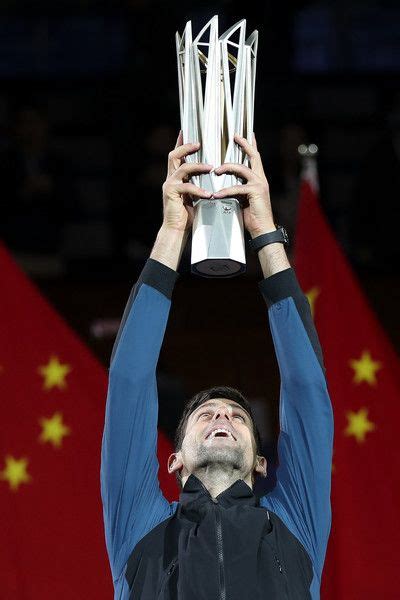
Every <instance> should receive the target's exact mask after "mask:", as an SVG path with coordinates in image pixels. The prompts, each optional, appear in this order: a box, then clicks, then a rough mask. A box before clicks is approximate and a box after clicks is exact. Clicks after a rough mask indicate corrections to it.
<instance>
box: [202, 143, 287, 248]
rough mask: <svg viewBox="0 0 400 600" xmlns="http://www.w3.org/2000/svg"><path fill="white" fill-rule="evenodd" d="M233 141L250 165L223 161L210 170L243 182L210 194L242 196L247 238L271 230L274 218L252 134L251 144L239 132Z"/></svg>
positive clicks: (223, 196) (216, 196)
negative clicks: (238, 178) (226, 174)
mask: <svg viewBox="0 0 400 600" xmlns="http://www.w3.org/2000/svg"><path fill="white" fill-rule="evenodd" d="M234 139H235V142H236V143H237V144H239V146H240V147H241V148H242V149H243V150H244V152H245V153H246V154H247V156H248V157H249V160H250V165H251V168H249V167H245V166H244V165H239V164H235V163H224V164H223V165H221V166H220V167H218V168H216V169H214V173H215V174H216V175H222V174H223V173H232V174H233V175H236V176H237V177H240V178H241V179H243V180H245V181H247V183H245V184H244V185H234V186H232V187H229V188H224V189H222V190H221V191H219V192H215V193H214V194H213V196H214V198H236V197H241V198H243V199H244V203H243V204H242V207H243V220H244V225H245V227H246V229H247V231H248V232H249V233H250V235H251V237H252V238H254V237H257V236H258V235H262V234H263V233H267V232H268V231H275V230H276V227H275V223H274V217H273V215H272V208H271V200H270V197H269V185H268V180H267V178H266V175H265V173H264V168H263V164H262V160H261V156H260V153H259V152H258V149H257V142H256V139H255V136H254V134H253V143H252V144H249V142H248V141H247V140H246V139H245V138H243V137H240V136H239V135H235V137H234Z"/></svg>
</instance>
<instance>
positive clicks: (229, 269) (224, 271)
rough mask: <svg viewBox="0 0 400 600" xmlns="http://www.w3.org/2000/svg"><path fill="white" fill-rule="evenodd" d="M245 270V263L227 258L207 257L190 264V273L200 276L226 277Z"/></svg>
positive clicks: (234, 275)
mask: <svg viewBox="0 0 400 600" xmlns="http://www.w3.org/2000/svg"><path fill="white" fill-rule="evenodd" d="M245 271H246V265H245V264H243V263H240V262H238V261H237V260H232V259H229V258H207V259H206V260H201V261H200V262H198V263H194V264H192V273H193V274H195V275H200V276H201V277H209V278H211V277H218V278H219V279H223V278H225V279H227V278H228V277H236V275H240V274H241V273H244V272H245Z"/></svg>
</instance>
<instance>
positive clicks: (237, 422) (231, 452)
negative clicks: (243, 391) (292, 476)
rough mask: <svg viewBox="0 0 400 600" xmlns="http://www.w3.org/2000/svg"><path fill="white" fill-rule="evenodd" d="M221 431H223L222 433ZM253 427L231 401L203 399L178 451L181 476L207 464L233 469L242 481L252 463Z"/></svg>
mask: <svg viewBox="0 0 400 600" xmlns="http://www.w3.org/2000/svg"><path fill="white" fill-rule="evenodd" d="M223 430H224V431H223ZM255 450H256V448H255V441H254V436H253V425H252V421H251V418H250V416H249V415H248V413H247V412H246V411H245V410H244V409H243V408H242V407H241V406H240V404H237V403H236V402H234V401H233V400H226V399H224V398H218V399H213V400H207V401H206V402H204V403H203V404H201V406H199V407H198V408H197V409H196V410H195V411H193V412H192V413H191V415H190V416H189V419H188V422H187V425H186V433H185V437H184V440H183V444H182V448H181V457H182V462H183V465H184V467H183V470H182V476H185V475H186V474H190V473H193V472H196V471H197V470H198V469H201V468H207V467H208V466H210V465H214V466H216V465H219V468H221V469H224V468H226V469H229V470H230V469H235V470H236V471H238V472H239V477H240V478H242V479H245V478H246V477H247V476H248V475H249V474H251V473H252V472H253V469H254V466H255V460H256V452H255Z"/></svg>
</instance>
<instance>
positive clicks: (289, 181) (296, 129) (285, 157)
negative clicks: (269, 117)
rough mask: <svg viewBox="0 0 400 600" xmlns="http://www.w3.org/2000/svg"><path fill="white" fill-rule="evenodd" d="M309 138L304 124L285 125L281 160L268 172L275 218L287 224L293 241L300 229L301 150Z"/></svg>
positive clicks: (279, 155)
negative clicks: (299, 148)
mask: <svg viewBox="0 0 400 600" xmlns="http://www.w3.org/2000/svg"><path fill="white" fill-rule="evenodd" d="M306 139H307V134H306V132H305V130H304V129H303V127H302V126H301V125H298V124H296V123H288V124H286V125H284V126H283V127H282V129H281V130H280V132H279V139H278V161H277V162H276V164H275V165H272V169H271V171H272V173H271V175H270V174H269V172H267V177H268V178H269V180H270V187H271V199H272V200H271V201H272V207H273V211H274V217H275V221H276V223H278V224H279V225H283V226H284V227H285V229H286V230H287V232H288V235H289V239H290V240H291V242H292V241H293V239H294V235H295V228H296V217H297V204H298V197H299V182H300V168H301V163H300V158H299V154H298V151H297V149H298V147H299V146H300V144H304V143H305V142H306ZM291 249H293V245H292V244H291Z"/></svg>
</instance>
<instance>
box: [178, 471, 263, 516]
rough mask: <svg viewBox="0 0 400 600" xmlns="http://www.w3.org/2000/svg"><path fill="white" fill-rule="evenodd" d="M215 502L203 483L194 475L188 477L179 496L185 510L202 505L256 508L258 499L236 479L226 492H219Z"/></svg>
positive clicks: (247, 487)
mask: <svg viewBox="0 0 400 600" xmlns="http://www.w3.org/2000/svg"><path fill="white" fill-rule="evenodd" d="M216 500H217V501H218V502H215V500H213V499H212V497H211V494H210V492H209V491H208V490H207V488H206V487H205V486H204V484H203V482H202V481H201V480H200V479H199V478H198V477H196V476H195V475H193V474H192V475H190V476H189V477H188V479H187V480H186V483H185V485H184V487H183V490H182V492H181V494H180V496H179V503H180V504H181V506H182V507H183V508H184V509H185V511H187V510H199V509H200V508H201V507H204V505H212V504H213V503H215V504H217V503H218V504H219V505H220V506H222V507H223V508H229V507H230V506H238V505H247V506H258V505H259V498H258V497H257V496H255V494H254V493H253V490H252V489H251V487H249V486H248V485H247V483H245V482H244V481H243V479H238V480H237V481H235V483H233V484H232V485H231V486H230V487H228V488H227V489H226V490H224V491H223V492H221V493H220V494H219V495H218V496H217V498H216Z"/></svg>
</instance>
